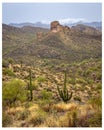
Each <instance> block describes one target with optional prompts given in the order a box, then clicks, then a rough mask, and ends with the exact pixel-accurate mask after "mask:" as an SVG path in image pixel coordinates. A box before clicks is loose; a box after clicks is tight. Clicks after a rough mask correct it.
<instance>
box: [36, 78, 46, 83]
mask: <svg viewBox="0 0 104 130" xmlns="http://www.w3.org/2000/svg"><path fill="white" fill-rule="evenodd" d="M37 81H38V82H40V83H41V82H45V81H46V77H38V78H37Z"/></svg>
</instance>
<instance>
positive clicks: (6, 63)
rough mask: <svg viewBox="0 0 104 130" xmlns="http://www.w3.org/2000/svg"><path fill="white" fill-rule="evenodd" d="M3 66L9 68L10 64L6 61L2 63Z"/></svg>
mask: <svg viewBox="0 0 104 130" xmlns="http://www.w3.org/2000/svg"><path fill="white" fill-rule="evenodd" d="M2 66H3V67H5V68H7V67H8V66H9V62H8V61H7V60H4V59H3V61H2Z"/></svg>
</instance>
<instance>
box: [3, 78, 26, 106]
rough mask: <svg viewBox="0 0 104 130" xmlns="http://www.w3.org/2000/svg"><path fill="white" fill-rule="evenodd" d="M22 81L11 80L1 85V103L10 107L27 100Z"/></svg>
mask: <svg viewBox="0 0 104 130" xmlns="http://www.w3.org/2000/svg"><path fill="white" fill-rule="evenodd" d="M25 85H26V84H25V83H24V81H22V80H20V79H12V80H11V81H9V82H7V83H5V84H3V90H2V91H3V92H2V95H3V96H2V97H3V103H4V104H6V102H8V103H9V104H10V105H11V104H12V103H15V101H17V100H19V101H21V102H23V101H25V100H26V99H27V92H26V87H25Z"/></svg>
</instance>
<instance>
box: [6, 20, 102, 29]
mask: <svg viewBox="0 0 104 130" xmlns="http://www.w3.org/2000/svg"><path fill="white" fill-rule="evenodd" d="M77 24H84V25H87V26H91V27H94V28H96V29H99V30H102V22H101V21H100V22H82V21H79V22H75V23H64V24H63V25H66V26H70V27H71V26H75V25H77ZM8 25H11V26H14V27H19V28H21V27H23V26H32V27H43V28H49V27H50V25H49V24H45V23H42V22H36V23H31V22H24V23H10V24H8Z"/></svg>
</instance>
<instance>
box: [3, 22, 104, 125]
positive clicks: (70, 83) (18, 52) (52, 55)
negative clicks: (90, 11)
mask: <svg viewBox="0 0 104 130" xmlns="http://www.w3.org/2000/svg"><path fill="white" fill-rule="evenodd" d="M101 35H102V34H101V32H100V31H98V30H96V29H94V28H90V27H88V26H85V25H80V26H79V25H78V26H75V27H72V28H69V27H66V26H65V27H64V26H61V25H60V24H59V22H58V21H54V22H53V23H52V24H51V29H50V30H48V29H43V28H35V27H22V28H15V27H12V26H8V25H3V62H2V64H3V67H2V72H3V77H2V104H3V111H2V126H3V127H101V126H102V60H101V58H102V51H101V50H102V43H101ZM66 69H67V72H66V77H64V71H65V70H66ZM30 72H31V74H30ZM64 85H65V89H67V93H68V94H69V95H70V93H72V97H71V98H70V100H68V101H67V102H64V101H63V100H62V98H60V95H59V92H58V89H57V88H59V89H60V90H62V88H63V86H64ZM57 86H58V87H57ZM63 91H64V90H63Z"/></svg>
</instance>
